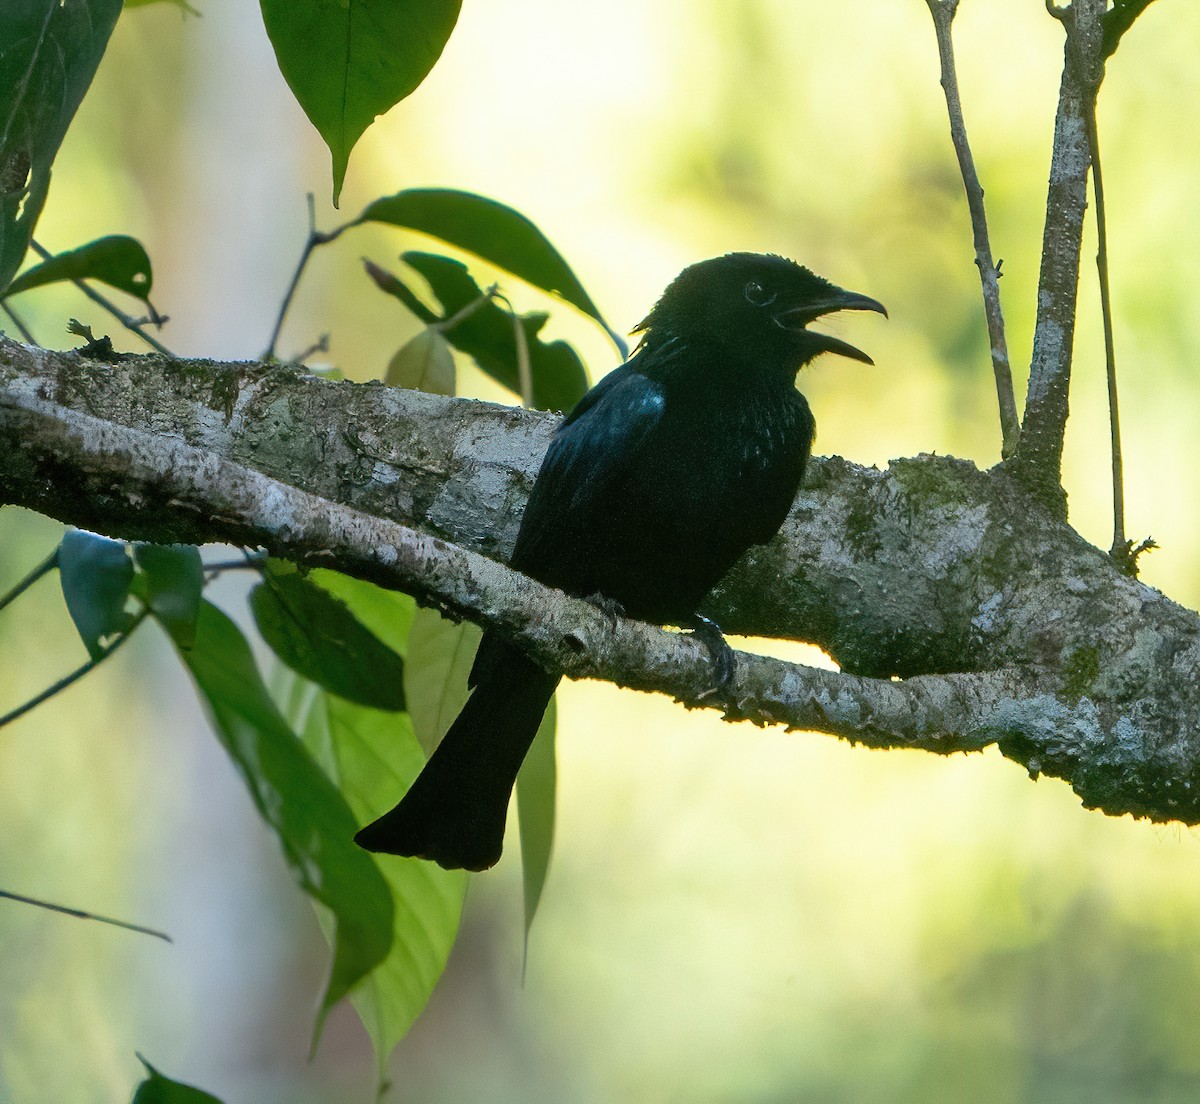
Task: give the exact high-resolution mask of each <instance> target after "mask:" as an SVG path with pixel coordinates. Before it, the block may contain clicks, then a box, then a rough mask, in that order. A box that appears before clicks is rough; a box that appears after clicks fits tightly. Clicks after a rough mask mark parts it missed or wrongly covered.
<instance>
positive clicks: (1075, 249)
mask: <svg viewBox="0 0 1200 1104" xmlns="http://www.w3.org/2000/svg"><path fill="white" fill-rule="evenodd" d="M1106 7H1107V0H1072V3H1071V5H1070V7H1067V8H1056V7H1055V6H1054V5H1053V4H1052V3H1049V2H1048V10H1049V11H1050V13H1051V14H1052V15H1054V16H1055V17H1056V18H1057V19H1058V20H1059V21H1060V22H1061V23H1062V24H1063V27H1064V28H1065V29H1066V36H1067V37H1066V45H1065V47H1064V59H1063V75H1062V82H1061V84H1060V86H1059V94H1058V113H1057V115H1056V117H1055V122H1054V149H1053V153H1052V154H1051V159H1050V186H1049V190H1048V193H1047V196H1046V223H1045V229H1044V231H1043V234H1042V267H1041V272H1040V274H1039V277H1038V309H1037V326H1036V329H1035V330H1034V336H1033V362H1032V364H1031V366H1030V371H1029V389H1028V391H1027V393H1026V398H1025V419H1024V422H1023V424H1022V426H1021V441H1020V444H1019V445H1018V447H1017V451H1016V453H1015V454H1014V456H1013V457H1012V461H1011V465H1010V466H1011V470H1012V472H1013V474H1014V475H1016V476H1017V477H1018V478H1019V479H1020V480H1021V481H1022V482H1023V483H1024V484H1025V485H1026V486H1027V487H1028V488H1029V489H1030V491H1032V492H1033V493H1034V494H1035V495H1036V496H1037V497H1038V499H1039V500H1040V501H1041V502H1042V503H1043V505H1045V506H1047V507H1048V508H1050V509H1053V510H1054V511H1055V512H1056V513H1057V514H1058V515H1059V516H1064V517H1065V515H1066V496H1065V493H1064V491H1063V489H1062V479H1061V468H1062V449H1063V435H1064V433H1065V432H1066V425H1067V408H1068V392H1069V389H1070V382H1071V355H1072V346H1073V342H1074V338H1075V303H1076V295H1077V292H1078V288H1079V255H1080V250H1081V247H1082V241H1083V216H1084V212H1085V211H1086V210H1087V177H1088V168H1089V165H1090V162H1091V157H1090V154H1089V146H1088V119H1089V118H1090V117H1091V115H1092V113H1093V112H1094V110H1095V105H1096V95H1097V93H1098V92H1099V89H1100V82H1101V80H1102V79H1103V76H1104V60H1103V55H1102V47H1103V38H1104V33H1103V17H1104V11H1105V8H1106Z"/></svg>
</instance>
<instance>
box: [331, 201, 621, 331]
mask: <svg viewBox="0 0 1200 1104" xmlns="http://www.w3.org/2000/svg"><path fill="white" fill-rule="evenodd" d="M364 222H383V223H387V224H388V225H389V226H398V227H401V228H403V229H405V230H418V231H420V232H421V233H422V234H428V235H430V236H431V237H434V238H440V239H441V240H442V241H444V242H448V243H449V244H450V245H454V246H457V247H458V248H459V249H464V250H466V251H467V252H468V253H474V254H475V256H477V257H480V258H482V259H483V260H485V261H487V262H488V263H489V264H493V265H495V266H496V267H497V268H502V269H504V270H505V271H506V272H511V273H512V274H513V275H514V276H519V277H520V278H521V279H522V280H524V281H525V282H526V283H529V284H532V285H533V286H534V287H536V288H541V289H542V291H548V292H550V293H552V294H554V295H557V296H558V297H559V298H561V299H565V300H566V301H567V302H568V303H571V304H572V305H573V306H576V307H578V308H579V309H580V310H581V311H583V313H584V314H587V315H590V316H591V317H592V318H594V319H595V320H596V321H597V322H599V323H600V325H601V326H603V327H604V329H605V331H606V332H607V333H608V335H609V336H610V337H611V338H612V339H613V341H615V342H616V344H617V347H618V348H619V349H621V350H622V352H623V351H624V347H625V343H624V342H623V341H622V340H621V338H620V337H619V336H618V335H617V334H615V333H613V331H612V330H610V329H609V327H608V323H606V322H605V321H604V318H603V317H602V316H601V314H600V311H599V309H598V308H597V307H596V304H595V303H593V302H592V300H591V296H589V295H588V293H587V292H586V291H584V289H583V285H582V284H581V283H580V282H579V280H578V278H577V277H576V275H575V273H574V272H572V271H571V266H570V265H568V264H567V262H566V261H565V260H564V259H563V256H562V254H561V253H559V251H558V250H557V249H555V248H554V246H553V245H551V244H550V241H549V240H548V239H547V237H546V235H545V234H543V233H542V232H541V231H540V230H539V229H538V228H537V227H536V226H535V225H534V224H533V223H532V222H530V220H529V219H527V218H526V217H525V216H524V215H522V214H521V213H520V212H518V211H514V210H513V209H512V208H511V207H506V206H505V205H504V204H503V203H497V202H496V201H495V200H494V199H487V198H485V197H484V196H481V195H475V194H474V193H473V192H460V191H455V190H453V189H450V188H410V189H409V190H407V191H403V192H397V193H396V194H395V195H390V196H385V197H383V198H382V199H377V200H375V201H374V202H373V203H370V204H368V205H367V207H366V209H365V210H364V211H363V213H362V214H361V215H359V216H358V218H357V219H356V220H355V222H354V223H352V224H351V225H358V224H361V223H364Z"/></svg>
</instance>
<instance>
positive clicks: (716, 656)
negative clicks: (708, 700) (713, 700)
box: [691, 613, 737, 698]
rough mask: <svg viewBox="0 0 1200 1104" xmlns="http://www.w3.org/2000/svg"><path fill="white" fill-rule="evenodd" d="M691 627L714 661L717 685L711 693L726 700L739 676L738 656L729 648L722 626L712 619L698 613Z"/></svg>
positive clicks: (693, 618)
mask: <svg viewBox="0 0 1200 1104" xmlns="http://www.w3.org/2000/svg"><path fill="white" fill-rule="evenodd" d="M691 627H692V635H693V636H694V637H695V638H696V639H697V640H699V641H700V643H701V644H703V645H704V647H705V648H706V649H707V650H708V654H709V656H710V657H711V659H712V663H713V672H714V674H715V675H716V684H715V685H714V686H713V688H712V690H710V691H709V693H711V694H718V695H720V696H721V697H722V698H724V697H726V695H727V691H728V690H729V689H730V688H731V687H732V685H733V677H734V675H736V674H737V654H736V653H735V652H734V650H733V649H732V648H731V647H730V646H729V642H728V641H727V640H726V639H725V634H724V633H722V632H721V626H720V625H718V624H717V623H716V622H715V621H713V620H712V619H711V618H709V617H705V616H704V615H703V614H699V613H697V614H695V615H693V617H692V625H691Z"/></svg>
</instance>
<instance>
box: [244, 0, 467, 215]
mask: <svg viewBox="0 0 1200 1104" xmlns="http://www.w3.org/2000/svg"><path fill="white" fill-rule="evenodd" d="M260 2H261V7H262V15H263V22H264V23H265V24H266V28H267V34H268V35H269V36H270V39H271V45H272V46H273V47H274V48H275V58H276V60H277V61H278V62H279V71H280V72H281V73H282V74H283V78H284V80H286V81H287V82H288V85H289V87H290V88H291V90H292V93H293V95H295V97H296V99H297V101H298V102H299V104H300V106H301V107H302V108H303V109H304V114H305V115H307V116H308V118H309V121H310V122H311V123H312V125H313V126H315V127H316V128H317V131H318V132H319V133H320V135H321V137H322V138H323V139H324V140H325V144H326V145H327V146H328V147H329V152H330V154H331V155H332V157H333V204H334V206H335V207H336V206H337V202H338V196H339V195H340V194H341V191H342V184H343V182H344V181H345V179H346V165H347V163H348V162H349V160H350V151H351V150H352V149H353V148H354V144H355V143H356V142H357V141H358V140H359V138H360V137H362V133H363V131H365V130H366V129H367V127H369V126H370V125H371V123H373V122H374V121H375V116H376V115H382V114H383V113H384V112H385V111H388V110H390V109H391V108H392V107H394V106H395V105H396V104H398V103H399V102H400V101H401V100H402V99H404V97H405V96H407V95H408V94H409V93H411V92H412V91H413V90H414V89H415V88H416V87H417V86H418V85H419V84H420V83H421V81H423V80H424V79H425V77H426V76H427V75H428V73H429V71H430V70H431V69H432V68H433V66H434V63H435V62H436V61H437V59H438V58H439V57H440V56H441V53H442V50H443V48H444V47H445V45H446V41H447V39H449V37H450V32H451V31H453V30H454V24H455V23H456V22H457V20H458V11H459V8H460V6H461V0H260Z"/></svg>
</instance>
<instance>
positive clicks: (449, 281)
mask: <svg viewBox="0 0 1200 1104" xmlns="http://www.w3.org/2000/svg"><path fill="white" fill-rule="evenodd" d="M404 260H405V261H406V262H407V263H408V264H409V265H411V266H412V267H413V268H415V269H416V270H417V271H418V272H419V273H420V274H421V275H422V276H423V277H424V278H425V281H426V283H428V284H429V286H430V288H431V289H432V290H433V293H434V295H435V296H436V297H437V299H438V302H439V303H440V304H441V306H442V312H443V314H444V315H446V316H447V317H448V316H450V315H453V314H456V313H457V312H458V311H460V310H461V309H462V308H463V307H465V306H467V305H468V304H469V303H474V302H476V300H478V299H479V298H480V297H481V296H482V295H483V292H482V290H481V289H480V287H479V285H478V284H476V283H475V281H474V280H473V279H471V277H470V275H469V274H468V272H467V268H466V265H464V264H463V263H462V262H461V261H454V260H451V259H450V258H449V257H441V256H438V255H437V254H434V253H405V254H404ZM397 282H399V281H397ZM546 317H547V316H546V315H545V314H542V313H540V312H539V313H534V314H526V315H522V316H520V325H521V329H522V330H523V331H524V333H525V347H526V349H527V351H528V353H529V374H530V378H531V381H532V383H533V406H535V407H537V408H538V409H540V410H570V409H571V407H573V406H574V405H575V404H576V403H577V402H578V401H579V400H580V398H582V397H583V394H584V392H586V391H587V373H586V372H585V371H584V368H583V362H582V361H581V360H580V359H579V355H578V354H577V353H576V352H575V350H574V349H573V348H571V346H570V345H568V344H567V343H566V342H565V341H551V342H545V341H542V339H541V337H540V336H539V334H540V332H541V329H542V327H543V326H544V325H545V324H546ZM445 336H446V339H447V340H448V341H449V342H450V344H452V345H453V346H454V347H455V348H456V349H460V350H461V351H462V352H464V353H466V354H467V355H468V356H469V357H471V358H472V359H473V360H474V361H475V363H476V364H478V365H479V367H480V369H482V370H483V371H484V372H486V373H487V374H488V375H489V376H491V377H492V379H494V380H495V381H496V382H497V383H499V384H501V385H503V386H504V387H507V388H508V389H509V390H510V391H513V392H514V393H515V394H517V395H520V394H521V381H520V373H519V370H518V366H517V341H516V335H515V333H514V332H513V320H512V315H510V314H509V313H508V311H506V310H504V309H502V308H501V307H499V306H497V304H496V303H494V302H490V301H489V302H487V303H485V304H484V305H483V306H481V307H480V308H479V309H478V310H475V311H473V312H472V313H471V314H470V315H468V316H467V317H466V318H464V319H463V320H462V321H461V322H459V323H458V324H457V325H455V326H452V327H448V328H447V329H446V330H445Z"/></svg>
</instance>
